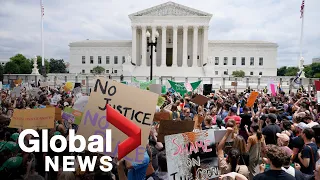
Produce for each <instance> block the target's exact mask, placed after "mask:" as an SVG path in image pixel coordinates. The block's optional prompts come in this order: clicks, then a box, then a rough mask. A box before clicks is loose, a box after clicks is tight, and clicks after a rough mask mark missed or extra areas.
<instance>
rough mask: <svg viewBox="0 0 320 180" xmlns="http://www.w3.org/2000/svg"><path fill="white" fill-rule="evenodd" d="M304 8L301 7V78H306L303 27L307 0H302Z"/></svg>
mask: <svg viewBox="0 0 320 180" xmlns="http://www.w3.org/2000/svg"><path fill="white" fill-rule="evenodd" d="M302 6H303V7H302V8H301V11H302V12H301V34H300V60H299V70H300V72H301V75H300V78H305V75H304V71H303V69H304V67H303V64H304V58H303V56H302V40H303V28H304V15H305V14H304V13H305V0H303V1H302Z"/></svg>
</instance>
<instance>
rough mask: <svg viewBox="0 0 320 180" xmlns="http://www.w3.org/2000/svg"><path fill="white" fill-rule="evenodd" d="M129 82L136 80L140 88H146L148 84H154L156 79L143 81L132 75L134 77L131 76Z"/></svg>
mask: <svg viewBox="0 0 320 180" xmlns="http://www.w3.org/2000/svg"><path fill="white" fill-rule="evenodd" d="M131 82H137V83H139V87H140V89H144V90H146V89H148V88H149V86H150V84H155V83H156V80H155V79H153V80H151V81H147V82H143V81H139V80H137V79H136V78H135V77H134V78H132V81H131Z"/></svg>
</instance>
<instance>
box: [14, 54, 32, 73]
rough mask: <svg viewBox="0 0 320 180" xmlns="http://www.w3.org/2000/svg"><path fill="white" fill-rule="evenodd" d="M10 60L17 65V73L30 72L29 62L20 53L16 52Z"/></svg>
mask: <svg viewBox="0 0 320 180" xmlns="http://www.w3.org/2000/svg"><path fill="white" fill-rule="evenodd" d="M10 62H13V63H15V64H16V65H18V67H19V74H30V73H31V72H32V68H31V66H30V64H31V62H30V60H29V59H27V58H26V57H25V56H24V55H22V54H16V55H15V56H13V57H11V58H10Z"/></svg>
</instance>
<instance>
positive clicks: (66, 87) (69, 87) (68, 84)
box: [63, 82, 73, 92]
mask: <svg viewBox="0 0 320 180" xmlns="http://www.w3.org/2000/svg"><path fill="white" fill-rule="evenodd" d="M63 89H64V91H65V92H69V91H71V90H72V89H73V83H72V82H66V84H65V85H64V87H63Z"/></svg>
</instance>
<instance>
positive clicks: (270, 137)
mask: <svg viewBox="0 0 320 180" xmlns="http://www.w3.org/2000/svg"><path fill="white" fill-rule="evenodd" d="M277 133H281V129H280V127H279V126H278V125H276V124H270V125H268V126H266V127H265V128H263V129H262V134H263V135H265V141H266V144H277V135H276V134H277Z"/></svg>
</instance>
